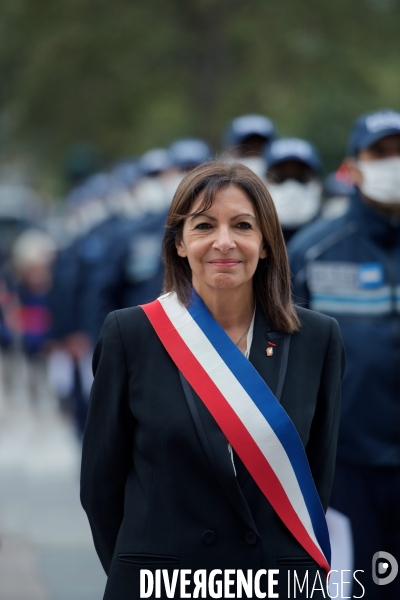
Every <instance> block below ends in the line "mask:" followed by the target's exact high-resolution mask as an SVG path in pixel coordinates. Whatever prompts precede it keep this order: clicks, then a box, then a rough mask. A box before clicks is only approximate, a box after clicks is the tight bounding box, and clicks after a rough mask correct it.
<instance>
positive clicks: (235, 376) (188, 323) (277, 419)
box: [141, 292, 330, 572]
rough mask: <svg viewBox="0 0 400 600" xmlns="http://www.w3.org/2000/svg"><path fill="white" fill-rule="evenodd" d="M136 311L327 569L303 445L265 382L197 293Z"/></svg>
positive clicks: (319, 511)
mask: <svg viewBox="0 0 400 600" xmlns="http://www.w3.org/2000/svg"><path fill="white" fill-rule="evenodd" d="M141 308H142V309H143V310H144V312H145V313H146V315H147V317H148V319H149V321H150V323H151V324H152V326H153V327H154V330H155V332H156V333H157V335H158V337H159V338H160V340H161V342H162V344H163V345H164V347H165V349H166V350H167V352H168V354H169V355H170V357H171V358H172V360H173V361H174V363H175V364H176V366H177V367H178V369H179V370H180V371H181V373H182V374H183V376H184V377H185V378H186V379H187V381H188V382H189V384H190V385H191V386H192V388H193V389H194V390H195V391H196V393H197V394H198V395H199V397H200V398H201V400H202V401H203V402H204V404H205V405H206V407H207V408H208V410H209V411H210V413H211V414H212V416H213V417H214V419H215V421H216V422H217V423H218V425H219V427H220V428H221V430H222V431H223V433H224V434H225V436H226V438H227V440H228V441H229V442H230V444H231V445H232V447H233V448H234V449H235V451H236V453H237V454H238V456H239V457H240V459H241V460H242V462H243V464H244V465H245V467H246V468H247V470H248V471H249V473H250V475H251V476H252V477H253V479H254V481H255V482H256V484H257V485H258V487H259V488H260V490H261V491H262V493H263V494H264V495H265V497H266V498H267V500H268V501H269V502H270V504H271V505H272V507H273V508H274V510H275V511H276V513H277V514H278V515H279V517H280V518H281V519H282V521H283V522H284V524H285V525H286V526H287V527H288V529H289V530H290V531H291V533H292V534H293V535H294V537H295V538H296V539H297V540H298V542H299V543H300V544H301V545H302V546H303V548H304V549H305V550H306V551H307V552H308V554H309V555H310V556H311V557H312V558H313V559H314V560H315V561H316V562H317V563H318V565H319V566H320V567H321V568H323V569H324V570H325V571H326V572H329V568H330V567H329V563H330V543H329V534H328V528H327V524H326V519H325V514H324V511H323V508H322V505H321V502H320V499H319V496H318V493H317V490H316V488H315V484H314V480H313V478H312V474H311V471H310V467H309V464H308V460H307V456H306V453H305V450H304V446H303V444H302V441H301V439H300V437H299V434H298V432H297V430H296V428H295V426H294V425H293V423H292V421H291V419H290V417H289V416H288V414H287V413H286V412H285V410H284V408H283V407H282V405H281V404H280V403H279V402H278V400H277V399H276V398H275V396H274V394H273V393H272V392H271V390H270V389H269V387H268V386H267V384H266V383H265V381H264V380H263V379H262V378H261V376H260V375H259V373H258V372H257V371H256V369H255V368H254V367H253V365H252V364H251V363H250V362H249V361H248V360H247V359H246V358H245V356H244V355H243V353H242V352H241V351H240V350H239V348H237V347H236V346H235V344H234V343H233V342H232V340H231V339H230V338H229V336H228V335H227V334H226V333H225V331H224V330H223V329H222V327H221V326H220V325H219V324H218V323H217V322H216V321H215V319H214V318H213V316H212V315H211V313H210V312H209V310H208V309H207V307H206V306H205V304H204V302H203V301H202V299H201V298H200V296H199V295H198V294H197V293H195V292H194V294H193V297H192V301H191V303H190V305H189V306H188V307H184V306H182V305H181V304H180V302H179V300H178V298H177V295H176V294H175V293H168V294H165V295H163V296H160V298H158V299H157V300H155V301H154V302H151V303H150V304H144V305H142V307H141Z"/></svg>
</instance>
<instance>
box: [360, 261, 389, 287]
mask: <svg viewBox="0 0 400 600" xmlns="http://www.w3.org/2000/svg"><path fill="white" fill-rule="evenodd" d="M358 282H359V286H360V287H361V288H377V287H380V286H381V285H383V268H382V265H381V264H380V263H364V264H362V265H360V266H359V268H358Z"/></svg>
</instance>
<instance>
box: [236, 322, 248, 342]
mask: <svg viewBox="0 0 400 600" xmlns="http://www.w3.org/2000/svg"><path fill="white" fill-rule="evenodd" d="M250 325H251V323H250ZM250 325H249V326H248V328H247V329H246V331H245V332H244V334H243V335H242V336H241V337H240V339H239V340H238V341H237V342H236V344H235V346H239V344H240V342H241V341H242V339H243V338H244V336H245V335H246V333H247V332H248V331H249V329H250Z"/></svg>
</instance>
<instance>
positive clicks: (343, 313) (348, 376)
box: [288, 191, 400, 466]
mask: <svg viewBox="0 0 400 600" xmlns="http://www.w3.org/2000/svg"><path fill="white" fill-rule="evenodd" d="M288 251H289V259H290V263H291V269H292V273H293V293H294V299H295V302H296V303H297V304H302V305H303V306H306V307H308V308H311V309H313V310H316V311H319V312H323V313H326V314H328V315H330V316H332V317H335V318H336V319H337V321H338V322H339V325H340V329H341V333H342V337H343V341H344V345H345V349H346V370H345V375H344V378H343V394H342V412H341V422H340V430H339V445H338V460H339V461H342V462H346V463H353V464H359V465H365V466H399V465H400V221H399V220H393V219H390V218H388V217H386V216H384V215H383V214H381V213H380V212H377V211H376V210H374V209H373V208H371V207H370V206H369V205H367V204H366V203H365V202H364V201H363V200H362V199H361V198H360V196H359V194H358V192H357V191H356V192H355V193H354V195H353V196H352V198H351V204H350V208H349V210H348V212H347V213H346V214H345V215H343V216H341V217H340V218H338V219H335V220H326V219H319V220H318V221H317V222H315V223H314V224H312V225H310V226H309V227H307V228H305V229H304V230H302V231H301V232H300V233H298V234H297V235H296V236H295V237H294V238H293V239H292V241H291V243H290V244H289V247H288ZM304 350H305V351H307V349H306V348H305V349H304Z"/></svg>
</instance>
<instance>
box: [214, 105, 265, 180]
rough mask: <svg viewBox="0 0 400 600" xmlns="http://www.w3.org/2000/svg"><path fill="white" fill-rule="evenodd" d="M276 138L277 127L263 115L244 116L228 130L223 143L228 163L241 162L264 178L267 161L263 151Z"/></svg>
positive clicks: (230, 125)
mask: <svg viewBox="0 0 400 600" xmlns="http://www.w3.org/2000/svg"><path fill="white" fill-rule="evenodd" d="M275 136H276V130H275V125H274V124H273V123H272V121H271V120H270V119H268V117H264V116H263V115H255V114H249V115H242V116H240V117H236V118H235V119H233V121H231V122H230V123H229V125H228V127H227V128H226V131H225V134H224V138H223V143H224V147H225V149H226V150H225V153H224V155H223V158H224V159H225V160H227V161H239V162H241V163H243V164H244V165H246V166H247V167H249V168H250V169H251V170H252V171H254V173H255V174H256V175H258V176H259V177H263V176H264V173H265V160H264V157H263V150H264V147H265V145H266V144H269V143H270V142H271V141H272V140H273V139H274V138H275Z"/></svg>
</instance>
